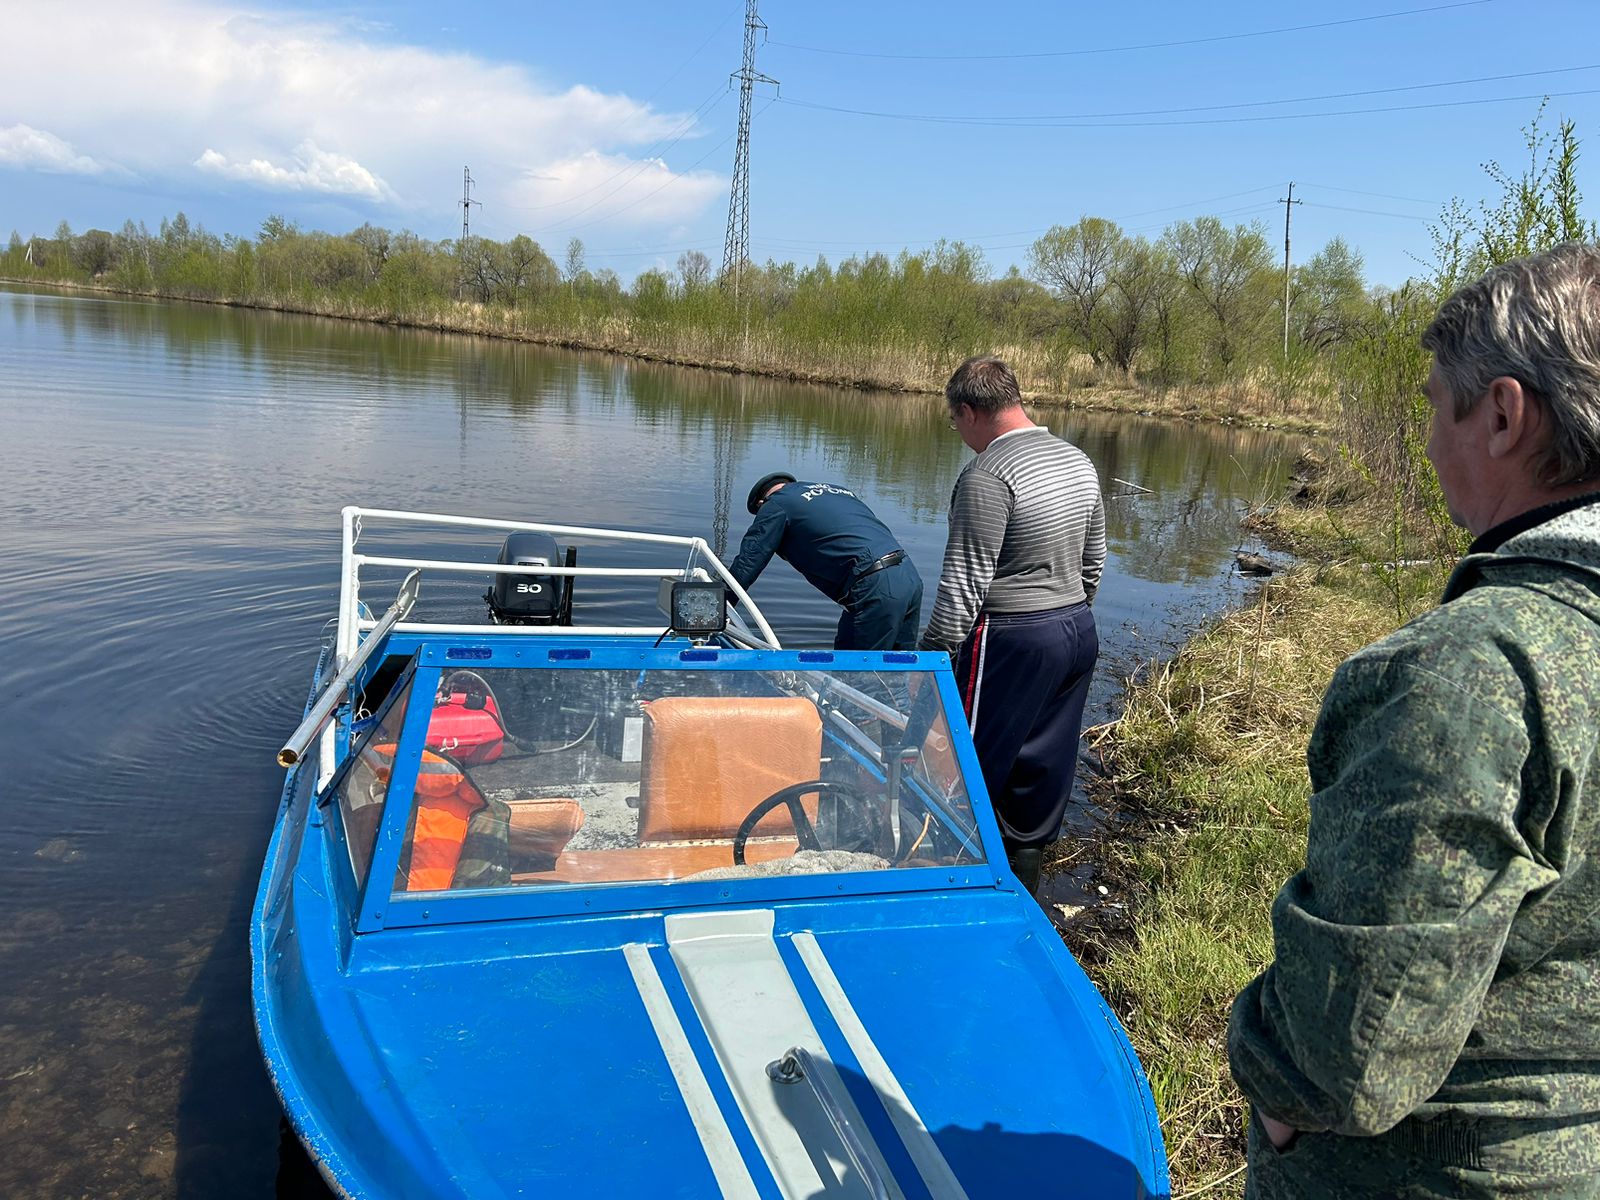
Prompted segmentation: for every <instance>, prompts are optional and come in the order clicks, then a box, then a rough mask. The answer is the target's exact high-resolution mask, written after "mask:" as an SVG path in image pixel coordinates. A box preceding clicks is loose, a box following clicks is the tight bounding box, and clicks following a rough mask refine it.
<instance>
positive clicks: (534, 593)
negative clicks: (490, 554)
mask: <svg viewBox="0 0 1600 1200" xmlns="http://www.w3.org/2000/svg"><path fill="white" fill-rule="evenodd" d="M497 561H498V562H500V563H501V564H502V565H515V566H519V567H551V566H559V565H565V566H569V567H571V566H576V565H577V562H578V548H577V547H576V546H568V547H567V553H566V561H565V564H563V563H562V557H561V548H560V547H559V546H557V545H556V540H555V538H553V537H551V536H550V535H549V534H548V533H534V532H531V531H519V532H517V533H513V534H511V535H510V536H509V537H507V538H506V541H505V545H503V546H501V547H500V557H499V559H498V560H497ZM483 598H484V599H485V600H486V601H488V604H489V611H490V612H491V613H493V614H494V619H495V620H496V621H498V622H500V623H501V624H502V625H570V624H572V576H570V575H496V576H495V577H494V583H493V584H491V585H490V587H489V590H488V591H487V592H486V593H484V597H483Z"/></svg>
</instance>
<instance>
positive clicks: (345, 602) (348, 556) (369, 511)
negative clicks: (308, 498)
mask: <svg viewBox="0 0 1600 1200" xmlns="http://www.w3.org/2000/svg"><path fill="white" fill-rule="evenodd" d="M342 518H343V552H342V554H341V558H340V575H339V630H338V635H337V641H336V642H335V647H334V648H335V653H336V659H335V670H337V669H339V667H340V665H342V664H343V663H345V662H347V661H349V659H350V656H351V655H353V654H354V653H355V650H356V646H357V645H358V644H359V642H360V640H361V634H362V633H364V632H367V631H369V630H371V629H372V628H373V627H374V626H375V625H376V624H377V622H376V621H374V620H372V619H371V618H369V617H364V616H362V608H361V572H362V569H363V568H366V567H396V568H401V569H405V570H413V569H420V570H421V571H422V572H423V573H424V575H426V574H427V573H429V572H443V573H451V574H477V575H489V576H494V575H555V576H571V577H583V578H595V577H599V578H610V579H655V580H661V579H673V580H694V579H706V578H715V579H717V580H720V581H721V582H722V583H724V584H726V585H727V588H728V590H729V591H730V592H731V593H733V595H734V596H735V597H737V599H738V602H739V609H738V611H736V612H730V613H729V614H728V622H729V623H728V632H729V634H730V636H732V637H733V638H734V640H736V641H738V642H740V643H742V644H744V645H747V646H751V647H755V648H768V649H779V648H780V646H781V644H780V643H779V641H778V635H777V634H775V633H774V632H773V631H772V626H771V625H769V624H768V623H767V619H766V617H765V616H763V615H762V613H761V610H760V608H758V607H757V606H756V603H755V601H754V600H752V599H751V598H750V593H748V592H746V591H745V590H744V588H743V587H741V586H740V585H739V581H738V580H736V579H735V578H734V577H733V573H732V572H730V571H729V570H728V568H727V567H726V566H725V565H724V564H723V562H722V560H721V559H720V558H718V557H717V555H716V553H715V552H714V551H713V550H712V549H711V547H710V545H709V544H707V542H706V540H705V539H704V538H700V537H684V536H681V535H677V534H666V533H643V532H639V531H637V530H630V529H599V528H589V527H586V526H579V525H551V524H548V523H545V522H540V521H505V520H497V519H493V518H488V517H454V516H447V515H445V514H442V513H423V512H406V511H402V510H399V509H387V508H359V507H356V506H354V505H351V506H349V507H346V508H345V509H344V510H343V512H342ZM376 522H392V523H396V524H410V525H436V526H453V527H456V528H464V529H496V530H505V531H510V532H530V533H548V534H550V535H552V536H554V537H558V538H574V539H582V540H583V541H585V542H607V541H610V542H638V543H644V544H647V545H655V546H670V547H674V548H676V549H679V550H683V551H686V552H687V554H686V557H685V561H684V562H683V564H682V565H663V566H659V567H592V566H586V567H565V566H555V565H551V566H547V567H545V566H519V565H515V564H501V563H485V562H468V561H463V560H460V559H435V558H412V557H406V556H402V555H393V554H361V553H358V552H357V550H356V543H357V542H358V541H360V539H361V534H362V532H363V529H364V528H365V527H366V526H368V525H370V524H372V523H376ZM752 625H753V626H754V628H752V627H751V626H752ZM394 628H395V629H396V630H397V631H399V632H402V633H440V634H462V633H467V634H472V633H482V632H484V630H485V629H486V628H489V629H493V630H494V631H495V632H496V633H505V634H513V635H516V636H519V637H541V636H543V637H549V636H551V635H558V636H563V635H565V636H570V635H571V634H574V633H577V634H589V635H592V636H602V637H609V636H648V635H653V634H659V633H660V632H661V630H662V626H661V624H660V623H659V622H655V623H651V624H647V625H578V624H574V625H496V624H489V623H487V622H486V623H484V624H476V625H475V624H461V623H441V622H433V621H401V622H400V623H399V624H397V625H395V626H394Z"/></svg>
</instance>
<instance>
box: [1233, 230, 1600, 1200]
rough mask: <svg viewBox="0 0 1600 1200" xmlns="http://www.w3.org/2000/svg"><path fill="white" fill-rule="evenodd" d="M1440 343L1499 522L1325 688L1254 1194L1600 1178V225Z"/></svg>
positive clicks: (1437, 1189) (1273, 999)
mask: <svg viewBox="0 0 1600 1200" xmlns="http://www.w3.org/2000/svg"><path fill="white" fill-rule="evenodd" d="M1423 344H1424V346H1426V347H1427V348H1428V349H1429V350H1431V351H1433V353H1434V367H1433V371H1432V373H1431V374H1430V376H1429V380H1428V395H1429V399H1430V401H1431V402H1432V404H1433V407H1434V415H1433V429H1432V436H1431V438H1430V440H1429V443H1428V455H1429V458H1430V459H1431V460H1432V461H1433V463H1434V466H1435V467H1436V468H1437V470H1438V472H1439V478H1440V483H1441V486H1442V487H1443V490H1444V495H1445V499H1446V501H1447V502H1448V503H1449V505H1450V508H1451V513H1452V516H1454V517H1455V519H1456V520H1457V521H1458V522H1460V523H1461V524H1463V525H1465V526H1466V527H1467V528H1468V529H1469V530H1470V531H1471V532H1472V533H1474V534H1475V535H1477V536H1476V540H1475V541H1474V542H1473V545H1472V548H1471V551H1470V552H1469V554H1468V555H1467V557H1465V558H1464V559H1463V560H1462V561H1461V562H1460V564H1459V565H1458V567H1457V569H1456V571H1455V573H1454V574H1453V575H1452V577H1451V579H1450V582H1449V585H1448V586H1447V588H1446V590H1445V593H1444V597H1443V600H1442V602H1441V604H1440V605H1439V607H1438V608H1436V609H1434V610H1433V611H1431V612H1429V613H1427V614H1425V615H1424V616H1422V617H1420V618H1418V619H1417V620H1415V621H1412V622H1411V623H1410V624H1408V625H1406V626H1405V627H1404V628H1402V629H1400V630H1398V631H1396V632H1395V633H1393V634H1391V635H1390V636H1388V637H1386V638H1384V639H1382V640H1381V641H1379V642H1377V643H1376V644H1374V645H1372V646H1369V647H1367V648H1366V649H1364V650H1362V651H1360V652H1358V653H1357V654H1355V655H1354V656H1352V657H1351V658H1350V659H1348V660H1347V661H1346V662H1345V663H1344V664H1343V665H1342V666H1341V667H1340V668H1339V670H1338V672H1337V674H1336V675H1335V676H1334V679H1333V682H1332V684H1331V685H1330V686H1329V689H1328V692H1327V696H1326V697H1325V699H1324V702H1323V707H1322V713H1321V715H1320V717H1319V719H1318V721H1317V725H1316V729H1315V731H1314V732H1313V734H1312V738H1311V743H1310V746H1309V748H1308V751H1307V762H1308V766H1309V769H1310V776H1311V784H1312V788H1313V796H1312V799H1311V825H1310V830H1309V833H1308V841H1307V847H1306V865H1305V868H1304V869H1303V870H1302V871H1300V872H1299V873H1298V874H1297V875H1296V876H1295V877H1294V878H1293V879H1291V880H1289V882H1288V883H1287V884H1285V885H1284V887H1283V889H1282V890H1281V891H1280V892H1279V894H1278V897H1277V899H1276V901H1275V902H1274V904H1273V909H1272V922H1273V937H1274V961H1273V962H1272V964H1271V965H1270V966H1269V967H1268V968H1267V970H1266V971H1265V972H1264V973H1263V974H1262V975H1261V976H1260V977H1259V978H1257V979H1256V980H1255V981H1254V982H1252V983H1251V984H1250V985H1249V986H1248V987H1247V988H1246V989H1245V990H1244V991H1243V992H1242V993H1241V994H1240V996H1239V998H1238V1000H1237V1001H1236V1002H1235V1004H1234V1009H1233V1016H1232V1022H1231V1024H1230V1027H1229V1031H1228V1052H1229V1058H1230V1061H1231V1065H1232V1068H1233V1074H1234V1078H1235V1080H1236V1081H1237V1082H1238V1084H1239V1087H1240V1088H1241V1089H1242V1090H1243V1092H1244V1094H1245V1095H1246V1096H1247V1097H1248V1098H1249V1100H1250V1101H1251V1104H1252V1109H1253V1112H1252V1118H1251V1121H1250V1136H1249V1175H1248V1182H1247V1184H1246V1195H1247V1196H1254V1197H1262V1198H1268V1197H1270V1198H1273V1200H1277V1198H1286V1197H1324V1196H1340V1197H1345V1196H1348V1197H1380V1196H1382V1197H1390V1196H1397V1197H1398V1196H1405V1197H1419V1198H1420V1197H1444V1196H1483V1197H1488V1196H1543V1197H1552V1198H1554V1197H1600V753H1597V751H1600V744H1597V743H1600V250H1597V249H1596V248H1594V247H1584V246H1564V247H1558V248H1556V249H1555V250H1552V251H1547V252H1545V253H1543V254H1540V255H1535V256H1533V257H1531V258H1528V259H1522V260H1518V261H1517V262H1514V263H1508V264H1506V265H1504V266H1502V267H1498V268H1496V269H1495V270H1493V271H1491V272H1490V273H1489V274H1488V275H1486V276H1485V277H1484V278H1483V279H1481V280H1479V281H1478V282H1477V283H1475V284H1473V285H1471V286H1470V287H1467V288H1464V289H1463V290H1462V291H1461V292H1459V293H1457V294H1456V295H1455V296H1454V297H1452V298H1451V299H1450V300H1449V301H1448V302H1447V303H1446V304H1445V305H1444V307H1443V308H1442V309H1441V310H1440V313H1439V316H1438V318H1437V319H1436V320H1435V321H1434V323H1433V325H1432V326H1431V327H1430V328H1429V330H1428V331H1427V333H1426V334H1425V335H1424V338H1423Z"/></svg>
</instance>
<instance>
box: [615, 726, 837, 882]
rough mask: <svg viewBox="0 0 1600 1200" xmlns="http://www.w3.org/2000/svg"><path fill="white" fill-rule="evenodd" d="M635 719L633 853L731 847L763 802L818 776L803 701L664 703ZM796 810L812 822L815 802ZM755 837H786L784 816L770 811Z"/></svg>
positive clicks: (818, 729)
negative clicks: (712, 843)
mask: <svg viewBox="0 0 1600 1200" xmlns="http://www.w3.org/2000/svg"><path fill="white" fill-rule="evenodd" d="M644 715H645V723H644V754H643V761H642V766H641V770H642V778H641V780H640V787H639V841H640V843H641V844H645V843H655V842H678V841H690V840H694V839H699V838H731V837H733V835H734V833H735V831H736V830H737V829H738V828H739V823H740V822H741V821H743V820H744V818H745V816H746V815H747V814H748V813H749V812H750V810H751V809H752V808H754V807H755V806H756V805H757V804H759V803H760V802H761V801H762V800H765V799H766V798H767V797H768V796H770V795H772V793H774V792H776V791H778V790H780V789H781V788H786V787H789V786H790V785H792V784H796V783H802V782H804V781H806V780H810V779H816V778H817V777H818V775H820V774H821V773H822V715H821V714H820V713H819V712H818V711H817V707H816V705H814V704H812V703H811V701H809V700H805V699H801V698H799V697H791V696H670V697H666V698H663V699H660V700H652V701H651V702H650V703H649V704H647V705H646V706H645V710H644ZM803 803H804V804H805V807H806V811H807V812H808V813H812V814H814V813H815V811H816V797H815V796H811V797H807V798H806V799H805V800H804V801H803ZM758 832H759V833H761V834H783V833H792V832H794V822H793V820H792V819H791V817H790V815H789V810H788V808H787V807H779V808H778V809H776V810H774V811H773V813H772V814H770V815H769V816H768V817H766V818H765V819H763V820H762V822H761V824H760V826H759V827H758ZM729 861H730V862H731V857H730V858H729ZM712 865H713V866H723V865H726V864H725V863H721V862H719V863H714V864H712Z"/></svg>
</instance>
